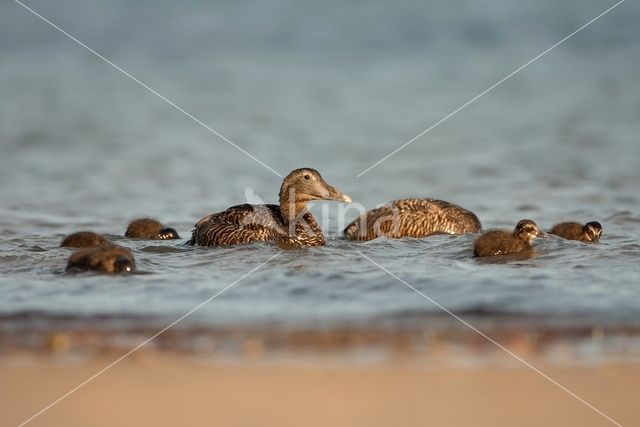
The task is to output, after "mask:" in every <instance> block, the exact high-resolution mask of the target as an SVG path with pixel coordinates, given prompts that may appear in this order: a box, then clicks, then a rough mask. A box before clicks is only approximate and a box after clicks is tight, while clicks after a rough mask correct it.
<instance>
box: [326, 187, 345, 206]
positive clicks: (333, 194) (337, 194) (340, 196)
mask: <svg viewBox="0 0 640 427" xmlns="http://www.w3.org/2000/svg"><path fill="white" fill-rule="evenodd" d="M324 198H325V199H327V200H335V201H336V202H344V203H351V197H349V196H347V195H346V194H344V193H343V192H342V191H340V190H338V189H337V188H336V187H331V186H330V187H329V194H328V195H327V196H325V197H324Z"/></svg>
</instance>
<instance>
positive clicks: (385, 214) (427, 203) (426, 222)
mask: <svg viewBox="0 0 640 427" xmlns="http://www.w3.org/2000/svg"><path fill="white" fill-rule="evenodd" d="M480 228H481V224H480V220H479V219H478V217H477V216H476V215H475V214H474V213H473V212H471V211H468V210H466V209H464V208H461V207H460V206H458V205H454V204H453V203H449V202H445V201H443V200H436V199H415V198H413V199H400V200H394V201H392V202H389V203H387V204H385V205H383V206H381V207H379V208H376V209H372V210H370V211H368V212H365V213H364V214H362V215H361V216H360V217H359V218H357V219H356V220H355V221H353V222H352V223H351V224H349V225H348V226H347V227H346V228H345V229H344V235H345V237H346V238H347V239H350V240H373V239H375V238H377V237H381V236H386V237H389V238H393V239H398V238H401V237H426V236H430V235H432V234H464V233H473V232H476V231H478V230H480Z"/></svg>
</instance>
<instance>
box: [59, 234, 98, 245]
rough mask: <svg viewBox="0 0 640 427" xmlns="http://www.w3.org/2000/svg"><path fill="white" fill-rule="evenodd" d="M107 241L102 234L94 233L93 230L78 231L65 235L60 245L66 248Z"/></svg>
mask: <svg viewBox="0 0 640 427" xmlns="http://www.w3.org/2000/svg"><path fill="white" fill-rule="evenodd" d="M107 242H108V240H107V239H105V238H104V236H102V235H100V234H98V233H94V232H93V231H78V232H76V233H72V234H69V235H68V236H67V237H65V238H64V240H62V243H61V244H60V246H62V247H68V248H86V247H90V246H98V245H102V244H103V243H107Z"/></svg>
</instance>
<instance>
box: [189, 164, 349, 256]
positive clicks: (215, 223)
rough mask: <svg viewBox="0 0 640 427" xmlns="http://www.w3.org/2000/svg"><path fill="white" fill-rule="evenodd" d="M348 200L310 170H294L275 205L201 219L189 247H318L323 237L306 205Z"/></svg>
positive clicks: (235, 209) (248, 206)
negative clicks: (268, 244)
mask: <svg viewBox="0 0 640 427" xmlns="http://www.w3.org/2000/svg"><path fill="white" fill-rule="evenodd" d="M314 200H335V201H339V202H346V203H351V198H350V197H349V196H347V195H346V194H343V193H342V192H341V191H340V190H338V189H337V188H335V187H333V186H331V185H329V184H327V183H326V182H325V180H324V179H322V176H320V173H319V172H318V171H317V170H315V169H311V168H302V169H295V170H293V171H292V172H291V173H290V174H289V175H287V176H286V177H285V178H284V180H283V181H282V185H281V187H280V193H279V201H280V204H278V205H265V204H256V205H251V204H244V205H237V206H232V207H230V208H228V209H227V210H225V211H222V212H218V213H214V214H211V215H208V216H206V217H204V218H202V219H201V220H200V221H198V223H197V224H196V226H195V229H194V230H193V233H192V234H191V241H190V242H189V243H190V244H192V245H202V246H216V245H237V244H241V243H249V242H257V241H274V242H276V243H277V244H278V245H279V246H281V247H282V248H287V249H289V248H296V247H301V246H321V245H324V244H325V239H324V235H323V234H322V230H321V229H320V226H319V225H318V223H317V222H316V220H315V218H314V217H313V215H311V213H310V212H309V211H308V207H307V203H308V202H311V201H314Z"/></svg>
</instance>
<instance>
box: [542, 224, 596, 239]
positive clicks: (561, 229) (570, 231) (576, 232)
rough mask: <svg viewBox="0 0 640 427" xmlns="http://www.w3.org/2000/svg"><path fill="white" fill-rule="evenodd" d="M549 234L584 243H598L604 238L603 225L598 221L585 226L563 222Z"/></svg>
mask: <svg viewBox="0 0 640 427" xmlns="http://www.w3.org/2000/svg"><path fill="white" fill-rule="evenodd" d="M549 234H555V235H556V236H560V237H563V238H565V239H568V240H579V241H581V242H584V243H598V242H599V241H600V236H602V225H600V223H599V222H598V221H591V222H588V223H586V224H585V225H582V224H580V223H577V222H561V223H560V224H556V225H554V226H553V227H551V230H550V231H549Z"/></svg>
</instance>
